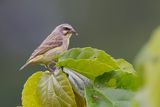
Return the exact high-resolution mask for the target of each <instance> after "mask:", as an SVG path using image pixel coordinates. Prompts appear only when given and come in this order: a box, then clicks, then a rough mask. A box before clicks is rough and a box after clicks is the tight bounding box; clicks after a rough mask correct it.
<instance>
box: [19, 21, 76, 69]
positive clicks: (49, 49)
mask: <svg viewBox="0 0 160 107" xmlns="http://www.w3.org/2000/svg"><path fill="white" fill-rule="evenodd" d="M72 34H76V35H77V33H76V31H75V29H74V28H73V27H72V26H71V25H69V24H61V25H59V26H57V27H56V28H55V29H54V30H53V31H52V33H51V34H50V35H49V36H48V37H47V38H46V39H45V40H44V41H43V42H42V43H41V45H40V46H39V47H38V48H37V49H35V50H34V52H33V53H32V54H31V56H30V58H29V59H28V60H27V61H26V63H25V64H24V65H23V66H22V67H21V68H20V70H22V69H23V68H25V67H26V66H28V65H30V64H43V65H45V67H46V68H48V69H49V68H50V67H49V65H50V64H52V63H54V64H55V63H56V57H57V55H59V54H61V53H63V52H64V51H65V50H67V49H68V46H69V40H70V37H71V36H72ZM49 70H51V69H49Z"/></svg>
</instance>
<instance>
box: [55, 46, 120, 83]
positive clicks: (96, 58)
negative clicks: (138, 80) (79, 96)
mask: <svg viewBox="0 0 160 107" xmlns="http://www.w3.org/2000/svg"><path fill="white" fill-rule="evenodd" d="M57 66H63V67H66V68H70V69H72V70H74V71H77V72H79V73H81V74H83V75H84V76H86V77H88V78H90V79H92V80H94V79H95V78H96V77H97V76H98V75H102V74H103V73H104V72H108V71H111V70H114V69H118V68H119V67H118V66H117V63H116V61H115V60H114V59H113V58H112V57H111V56H110V55H109V54H107V53H106V52H104V51H102V50H98V49H94V48H90V47H86V48H73V49H70V50H68V51H66V52H65V53H64V54H63V55H62V56H61V57H60V58H59V61H58V64H57Z"/></svg>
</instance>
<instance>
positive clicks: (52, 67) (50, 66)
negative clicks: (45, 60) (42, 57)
mask: <svg viewBox="0 0 160 107" xmlns="http://www.w3.org/2000/svg"><path fill="white" fill-rule="evenodd" d="M55 65H56V62H52V63H51V64H49V65H48V69H49V70H50V72H54V71H55V69H56V66H55Z"/></svg>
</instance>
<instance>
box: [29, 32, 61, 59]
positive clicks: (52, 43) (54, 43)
mask: <svg viewBox="0 0 160 107" xmlns="http://www.w3.org/2000/svg"><path fill="white" fill-rule="evenodd" d="M62 44H63V37H62V36H61V35H53V34H51V35H49V36H48V37H47V38H46V39H45V40H44V41H43V42H42V44H41V45H40V46H39V47H38V48H37V49H36V50H34V52H33V53H32V55H31V56H30V58H29V60H31V59H33V58H35V57H36V56H38V55H42V54H43V53H45V52H47V51H48V50H50V49H53V48H56V47H59V46H61V45H62Z"/></svg>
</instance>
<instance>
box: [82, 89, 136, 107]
mask: <svg viewBox="0 0 160 107" xmlns="http://www.w3.org/2000/svg"><path fill="white" fill-rule="evenodd" d="M85 95H86V101H87V107H129V106H130V105H131V99H132V97H133V96H134V93H133V92H130V91H126V90H121V89H109V88H103V89H97V88H92V87H88V88H86V90H85Z"/></svg>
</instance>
